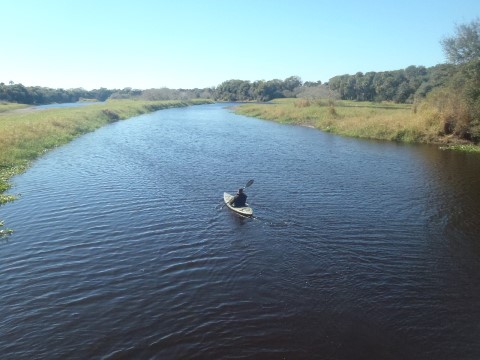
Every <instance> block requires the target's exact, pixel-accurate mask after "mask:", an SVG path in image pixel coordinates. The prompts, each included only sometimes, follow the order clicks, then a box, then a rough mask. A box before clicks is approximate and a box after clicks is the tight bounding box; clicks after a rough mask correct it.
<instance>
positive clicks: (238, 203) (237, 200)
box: [233, 192, 247, 207]
mask: <svg viewBox="0 0 480 360" xmlns="http://www.w3.org/2000/svg"><path fill="white" fill-rule="evenodd" d="M246 202H247V195H245V193H243V192H242V193H237V195H235V197H234V198H233V206H235V207H242V206H245V203H246Z"/></svg>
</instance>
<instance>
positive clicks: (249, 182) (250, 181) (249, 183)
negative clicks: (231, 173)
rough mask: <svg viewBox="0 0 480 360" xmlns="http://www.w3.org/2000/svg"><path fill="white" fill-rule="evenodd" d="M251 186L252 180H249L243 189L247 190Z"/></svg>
mask: <svg viewBox="0 0 480 360" xmlns="http://www.w3.org/2000/svg"><path fill="white" fill-rule="evenodd" d="M252 184H253V179H252V180H249V181H248V182H247V185H245V187H246V188H247V187H249V186H250V185H252Z"/></svg>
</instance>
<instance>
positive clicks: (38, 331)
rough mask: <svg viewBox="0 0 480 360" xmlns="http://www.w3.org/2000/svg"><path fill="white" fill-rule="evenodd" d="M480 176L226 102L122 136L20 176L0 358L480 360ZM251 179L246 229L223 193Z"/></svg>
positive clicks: (424, 149) (78, 143)
mask: <svg viewBox="0 0 480 360" xmlns="http://www.w3.org/2000/svg"><path fill="white" fill-rule="evenodd" d="M234 138H241V139H244V141H242V142H237V141H233V139H234ZM239 169H240V170H239ZM478 174H480V159H479V157H478V156H476V155H471V154H458V153H453V152H445V151H440V150H438V149H436V148H435V147H429V146H407V145H399V144H394V143H385V142H374V141H358V140H354V139H346V138H341V137H336V136H332V135H329V134H324V133H321V132H318V131H316V130H313V129H307V128H300V127H292V126H283V125H278V124H275V123H271V122H266V121H261V120H256V119H250V118H246V117H240V116H236V115H234V114H232V113H230V112H229V111H228V110H226V109H224V108H223V105H218V104H217V105H206V106H195V107H190V108H183V109H169V110H162V111H159V112H157V113H154V114H149V115H143V116H140V117H137V118H134V119H131V120H128V121H123V122H119V123H115V124H112V125H109V126H107V127H105V128H102V129H100V130H98V131H96V132H95V133H92V134H88V135H85V136H83V137H81V138H79V139H77V140H75V141H74V142H72V143H70V144H68V145H66V146H64V147H62V148H59V149H57V150H55V151H53V152H51V153H49V154H47V155H46V156H45V157H44V158H42V159H40V160H39V161H37V162H36V163H35V164H34V166H33V167H32V168H31V169H30V170H29V171H28V172H27V173H25V174H23V175H21V176H18V177H16V178H15V179H14V188H13V189H12V192H14V193H21V194H22V197H21V198H20V199H19V200H18V201H16V202H14V203H11V204H7V205H6V206H3V207H1V208H0V218H4V219H5V220H6V222H7V223H8V225H9V227H12V228H14V229H15V230H16V231H15V233H14V234H13V236H11V237H10V238H9V239H8V241H5V242H2V243H0V253H1V257H2V261H1V262H0V279H1V280H0V292H1V294H2V296H1V297H0V308H1V309H2V315H3V316H2V317H1V318H0V332H1V334H2V336H1V337H0V348H1V349H2V350H3V355H4V357H5V358H8V359H20V358H32V357H34V358H82V359H83V358H99V357H102V358H162V359H164V358H172V359H173V358H234V357H237V358H243V357H250V358H311V357H321V358H330V359H353V358H355V359H358V358H362V359H363V358H364V359H377V358H381V359H404V358H408V359H415V358H418V359H425V358H435V359H452V358H459V359H460V358H461V359H476V358H479V357H480V343H479V342H478V338H479V337H480V328H479V327H478V324H479V323H480V310H479V307H478V304H479V303H480V265H479V264H480V261H479V259H480V245H479V239H478V233H479V231H480V218H479V216H478V214H480V188H479V187H478ZM249 179H255V183H254V184H253V185H252V186H251V187H249V188H248V189H247V190H246V191H247V194H248V196H249V198H248V199H249V203H250V205H251V206H252V207H253V208H254V211H255V217H254V218H242V217H240V216H237V215H236V214H234V213H233V212H231V211H229V210H228V209H227V208H225V207H223V208H222V206H221V205H222V204H223V202H222V196H223V192H224V191H230V192H231V191H233V190H234V189H236V188H238V187H239V186H242V185H243V184H245V182H246V181H247V180H249Z"/></svg>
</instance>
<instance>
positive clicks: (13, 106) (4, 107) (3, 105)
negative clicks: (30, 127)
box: [0, 101, 29, 114]
mask: <svg viewBox="0 0 480 360" xmlns="http://www.w3.org/2000/svg"><path fill="white" fill-rule="evenodd" d="M28 106H29V105H25V104H17V103H9V102H6V101H0V114H1V113H3V112H6V111H11V110H17V109H22V108H26V107H28Z"/></svg>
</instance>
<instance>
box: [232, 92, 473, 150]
mask: <svg viewBox="0 0 480 360" xmlns="http://www.w3.org/2000/svg"><path fill="white" fill-rule="evenodd" d="M235 111H236V113H238V114H242V115H247V116H253V117H258V118H262V119H266V120H274V121H278V122H280V123H285V124H293V125H303V126H310V127H313V128H317V129H319V130H322V131H326V132H331V133H335V134H338V135H344V136H351V137H357V138H366V139H378V140H389V141H399V142H407V143H435V144H443V145H445V146H449V145H455V146H454V147H452V148H453V149H457V150H462V151H465V150H467V151H480V147H478V146H474V145H472V144H465V142H462V141H461V140H459V139H455V138H453V137H446V136H442V130H443V129H442V127H443V125H442V123H441V121H436V120H435V119H436V117H435V116H431V114H428V113H426V110H425V111H424V110H423V109H414V108H413V105H408V104H394V103H372V102H354V101H342V100H337V101H333V100H326V99H325V100H315V101H311V100H305V99H282V100H275V101H273V102H272V103H268V104H245V105H241V106H239V107H237V108H236V110H235Z"/></svg>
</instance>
